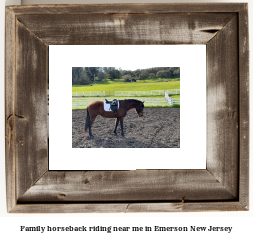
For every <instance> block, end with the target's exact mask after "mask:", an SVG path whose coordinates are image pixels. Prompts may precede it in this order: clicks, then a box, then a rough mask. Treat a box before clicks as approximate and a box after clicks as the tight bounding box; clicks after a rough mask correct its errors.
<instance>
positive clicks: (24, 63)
mask: <svg viewBox="0 0 253 238" xmlns="http://www.w3.org/2000/svg"><path fill="white" fill-rule="evenodd" d="M5 42H6V64H5V65H6V109H5V120H6V181H7V210H8V212H12V213H47V212H52V213H55V212H59V213H60V212H64V213H66V212H67V213H68V212H69V213H73V212H76V213H77V212H79V213H80V212H171V211H176V212H185V211H191V212H194V211H247V210H248V209H249V168H248V165H249V42H248V5H247V4H242V3H235V4H234V3H207V4H203V3H201V4H112V5H111V4H109V5H53V6H52V5H40V6H11V7H6V41H5ZM181 94H182V95H181ZM137 104H138V105H137ZM107 107H108V108H107ZM98 108H99V109H98ZM123 109H124V110H123ZM110 110H111V111H110ZM126 112H127V113H126ZM123 118H124V119H123ZM84 131H85V133H84Z"/></svg>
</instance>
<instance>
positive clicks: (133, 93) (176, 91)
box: [72, 89, 180, 97]
mask: <svg viewBox="0 0 253 238" xmlns="http://www.w3.org/2000/svg"><path fill="white" fill-rule="evenodd" d="M165 93H167V94H169V95H175V94H180V89H166V90H149V91H89V92H72V97H105V96H116V97H120V96H122V97H137V96H138V97H140V96H141V97H145V96H158V95H164V94H165Z"/></svg>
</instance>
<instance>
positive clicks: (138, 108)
mask: <svg viewBox="0 0 253 238" xmlns="http://www.w3.org/2000/svg"><path fill="white" fill-rule="evenodd" d="M143 109H144V102H140V104H139V105H137V107H136V108H135V111H136V113H137V114H138V115H139V117H142V116H143Z"/></svg>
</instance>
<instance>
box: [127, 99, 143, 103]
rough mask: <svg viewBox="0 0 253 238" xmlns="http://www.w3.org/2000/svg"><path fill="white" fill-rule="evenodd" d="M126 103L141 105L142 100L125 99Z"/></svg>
mask: <svg viewBox="0 0 253 238" xmlns="http://www.w3.org/2000/svg"><path fill="white" fill-rule="evenodd" d="M124 101H128V102H136V103H140V102H141V101H140V100H136V99H125V100H124Z"/></svg>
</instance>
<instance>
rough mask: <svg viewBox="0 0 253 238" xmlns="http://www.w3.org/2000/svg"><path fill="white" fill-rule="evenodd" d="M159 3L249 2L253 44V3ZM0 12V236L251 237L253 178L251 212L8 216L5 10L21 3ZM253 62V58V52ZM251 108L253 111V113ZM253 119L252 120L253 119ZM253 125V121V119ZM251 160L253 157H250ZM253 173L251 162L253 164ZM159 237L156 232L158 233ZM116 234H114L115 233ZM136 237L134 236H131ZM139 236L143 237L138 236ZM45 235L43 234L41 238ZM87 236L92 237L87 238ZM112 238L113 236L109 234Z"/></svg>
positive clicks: (12, 0)
mask: <svg viewBox="0 0 253 238" xmlns="http://www.w3.org/2000/svg"><path fill="white" fill-rule="evenodd" d="M91 2H93V3H102V2H104V3H130V2H132V3H133V2H135V3H138V2H139V3H145V2H146V3H148V2H149V3H151V2H155V1H154V0H143V1H141V0H139V1H131V0H115V1H113V0H107V1H102V0H94V1H92V0H87V1H81V0H79V1H77V0H73V1H70V0H65V1H63V0H62V1H61V0H58V1H57V0H51V1H49V0H48V1H42V0H40V1H39V0H37V1H35V0H34V1H32V0H27V1H23V3H28V4H29V3H30V4H41V3H54V4H60V3H73V4H74V3H91ZM159 2H167V3H169V2H248V3H249V28H250V45H252V44H253V41H252V36H253V35H252V32H253V31H252V27H253V22H252V14H253V8H252V6H253V3H252V1H251V2H250V1H245V0H221V1H217V0H216V1H212V0H208V1H203V0H202V1H198V0H188V1H170V0H165V1H164V0H159ZM0 4H1V5H0V7H1V8H0V10H1V14H0V16H1V25H0V32H1V38H0V45H1V48H0V50H1V54H0V55H1V59H0V60H1V64H0V71H1V80H0V88H1V92H2V93H1V94H0V95H1V104H0V107H1V115H2V116H1V118H0V120H1V124H0V125H1V127H0V131H1V133H0V134H1V135H2V136H1V144H0V146H1V149H0V153H1V156H0V158H1V160H0V161H1V166H0V216H1V217H2V218H0V231H1V235H2V236H3V237H7V235H8V237H10V236H16V237H35V235H36V237H37V236H39V234H37V233H31V234H28V233H20V232H19V226H20V225H26V226H33V225H42V226H43V225H51V226H59V225H66V224H68V225H75V224H76V225H80V224H82V225H83V224H85V225H87V226H88V225H90V226H91V225H107V224H109V223H110V224H112V225H114V226H117V225H119V224H121V225H125V226H141V225H143V224H144V225H157V224H158V225H160V226H162V225H173V224H176V225H177V226H179V225H182V226H183V225H188V226H189V225H192V224H196V225H198V226H203V225H204V226H209V225H218V226H226V225H231V226H234V229H233V232H232V233H231V234H223V233H187V234H185V233H183V234H182V233H161V234H160V235H159V237H160V236H161V237H169V236H171V237H182V235H187V236H188V237H193V236H194V237H203V236H205V237H222V238H223V237H233V238H238V237H252V235H253V231H252V222H253V207H252V206H253V205H252V201H253V200H252V197H253V193H252V184H253V180H252V176H251V177H250V178H251V179H250V180H251V183H250V188H251V190H250V211H249V212H202V213H198V212H193V213H148V214H147V213H128V214H123V213H122V214H110V213H109V214H7V213H6V194H5V152H4V150H5V146H4V143H5V138H4V121H5V119H4V118H5V116H4V7H5V5H12V4H20V1H18V0H6V1H1V3H0ZM250 56H251V59H252V53H250ZM250 66H251V67H250V68H251V70H250V71H251V72H252V69H253V66H252V64H251V65H250ZM252 85H253V84H252V83H250V90H251V91H252V89H253V86H252ZM251 105H253V100H252V99H251ZM252 109H253V108H252V106H251V110H252ZM251 118H252V117H251ZM251 122H252V120H251ZM252 129H253V127H252V126H251V128H250V134H251V135H252ZM252 143H253V142H252V140H250V146H251V148H252ZM250 157H251V158H250V159H251V160H252V156H250ZM250 171H251V174H252V162H251V163H250ZM59 234H60V235H61V237H66V236H68V237H69V236H70V234H69V233H66V234H65V235H64V233H59ZM129 234H130V233H126V234H124V235H123V234H122V235H121V236H123V237H126V235H127V237H129ZM156 234H157V233H156ZM56 235H58V234H56V233H52V234H51V235H48V234H47V236H46V237H55V236H56ZM71 235H72V236H74V237H75V236H78V235H77V234H74V233H73V234H72V233H71ZM94 235H96V236H97V235H98V233H94ZM112 235H113V234H112ZM130 235H131V236H133V233H131V234H130ZM135 235H136V237H137V235H138V236H140V234H138V233H137V234H135ZM144 235H145V236H147V237H151V235H152V237H154V233H150V234H149V235H148V234H147V233H145V234H144ZM41 236H42V235H41ZM114 236H115V237H116V236H117V237H118V236H119V233H114ZM78 237H84V234H83V233H80V234H79V236H78ZM86 237H92V236H91V235H90V236H87V235H86ZM110 237H111V235H110Z"/></svg>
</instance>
